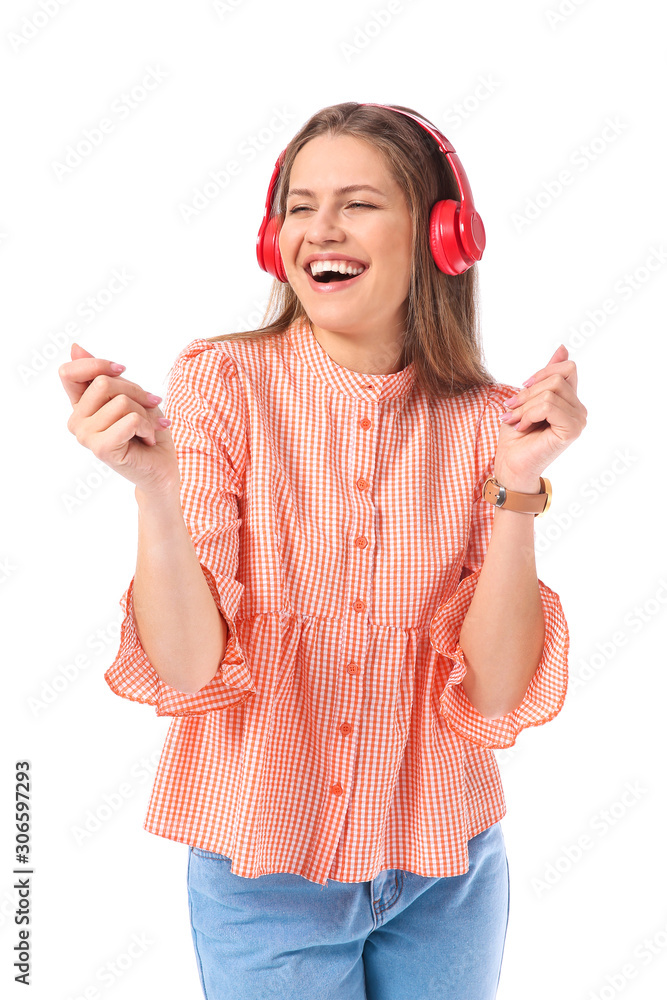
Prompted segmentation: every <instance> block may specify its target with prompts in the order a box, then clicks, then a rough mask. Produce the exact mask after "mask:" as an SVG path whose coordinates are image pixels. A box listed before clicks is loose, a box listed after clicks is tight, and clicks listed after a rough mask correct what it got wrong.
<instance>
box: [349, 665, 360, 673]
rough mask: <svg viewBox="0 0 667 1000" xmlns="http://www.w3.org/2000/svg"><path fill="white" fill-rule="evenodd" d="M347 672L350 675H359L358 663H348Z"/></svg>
mask: <svg viewBox="0 0 667 1000" xmlns="http://www.w3.org/2000/svg"><path fill="white" fill-rule="evenodd" d="M347 672H348V674H358V673H359V665H358V664H357V663H354V662H352V663H348V665H347Z"/></svg>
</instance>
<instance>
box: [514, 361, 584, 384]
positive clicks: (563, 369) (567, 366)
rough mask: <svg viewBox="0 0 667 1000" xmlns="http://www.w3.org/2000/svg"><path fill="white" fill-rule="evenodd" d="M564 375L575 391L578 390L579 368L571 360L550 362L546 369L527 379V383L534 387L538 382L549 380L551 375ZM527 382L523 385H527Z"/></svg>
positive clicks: (541, 369)
mask: <svg viewBox="0 0 667 1000" xmlns="http://www.w3.org/2000/svg"><path fill="white" fill-rule="evenodd" d="M554 374H556V375H562V376H563V377H564V378H565V379H566V380H567V381H568V382H569V384H570V385H571V386H572V388H573V389H575V390H576V388H577V366H576V364H575V362H574V361H572V360H570V359H569V358H568V359H566V360H562V361H555V362H553V363H552V362H550V363H549V364H548V365H546V367H544V368H540V369H539V371H536V372H535V373H534V374H533V375H532V376H531V377H530V378H527V379H526V382H527V383H529V386H530V385H534V384H535V383H536V382H541V381H542V380H543V379H545V378H548V377H549V375H554ZM526 382H524V383H523V384H524V385H526Z"/></svg>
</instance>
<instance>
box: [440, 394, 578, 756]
mask: <svg viewBox="0 0 667 1000" xmlns="http://www.w3.org/2000/svg"><path fill="white" fill-rule="evenodd" d="M517 392H519V389H516V388H514V387H513V386H509V385H504V384H498V383H497V384H495V385H493V386H491V387H490V389H489V391H488V396H487V402H486V405H485V407H484V411H483V413H482V415H481V418H480V422H479V426H478V431H477V439H476V452H475V456H476V457H475V476H476V484H475V490H474V494H473V503H472V515H471V525H470V534H469V538H468V547H467V550H466V554H465V558H464V562H463V567H462V570H461V574H460V578H459V583H458V586H457V588H456V590H455V591H454V593H453V594H452V595H451V596H450V597H449V598H448V599H447V600H446V601H445V602H444V603H443V604H441V605H440V607H439V608H438V609H437V611H436V613H435V615H434V616H433V618H432V620H431V624H430V628H429V636H430V641H431V645H432V646H433V648H434V649H435V650H436V651H437V652H438V653H440V654H441V655H442V656H444V657H447V658H448V659H449V660H450V661H451V670H450V673H449V677H448V679H447V682H446V684H445V688H444V690H443V691H442V692H441V694H440V696H439V709H440V712H441V714H442V715H443V716H444V718H445V720H446V722H447V725H448V726H449V728H450V729H451V730H453V731H454V732H455V733H458V735H459V736H462V737H463V738H464V739H466V740H468V741H469V742H471V743H475V744H477V745H478V746H482V747H490V748H501V747H509V746H512V745H513V744H514V742H515V740H516V737H517V735H518V734H519V732H520V731H521V730H522V729H525V728H526V727H527V726H539V725H542V724H543V723H545V722H549V721H550V720H551V719H553V718H554V716H555V715H557V714H558V712H560V710H561V708H562V707H563V702H564V700H565V693H566V690H567V679H568V651H569V631H568V626H567V622H566V620H565V616H564V614H563V609H562V607H561V603H560V598H559V597H558V594H556V593H555V592H554V591H553V590H550V589H549V587H547V586H546V585H545V584H544V583H543V582H542V580H538V584H539V590H540V596H541V599H542V608H543V611H544V623H545V637H544V648H543V651H542V656H541V659H540V662H539V664H538V667H537V670H536V671H535V674H534V676H533V678H532V680H531V682H530V684H529V686H528V689H527V691H526V693H525V695H524V697H523V700H522V702H521V704H520V705H519V706H518V707H517V708H515V709H514V711H512V712H509V713H507V715H503V716H502V717H500V718H498V719H487V718H486V717H485V716H483V715H481V714H480V713H479V712H478V711H477V710H476V709H475V708H474V707H473V705H472V704H471V702H470V701H469V700H468V698H467V696H466V694H465V691H464V690H463V687H462V685H461V681H462V680H463V678H464V676H465V673H466V669H467V667H466V662H465V658H464V655H463V650H462V649H461V646H460V644H459V637H460V633H461V627H462V625H463V621H464V619H465V617H466V615H467V613H468V608H469V607H470V602H471V601H472V597H473V594H474V592H475V587H476V586H477V580H478V579H479V575H480V572H481V569H482V565H483V563H484V557H485V554H486V551H487V548H488V545H489V541H490V539H491V530H492V528H493V518H494V515H495V510H496V509H495V507H494V506H493V504H490V503H488V502H487V501H485V500H482V489H483V487H484V483H485V481H486V480H487V479H488V478H489V476H491V475H493V466H494V459H495V452H496V445H497V441H498V432H499V428H500V417H501V416H502V414H503V412H504V410H505V400H507V399H509V398H510V396H513V395H514V394H515V393H517ZM548 516H549V515H548V513H547V515H546V517H548Z"/></svg>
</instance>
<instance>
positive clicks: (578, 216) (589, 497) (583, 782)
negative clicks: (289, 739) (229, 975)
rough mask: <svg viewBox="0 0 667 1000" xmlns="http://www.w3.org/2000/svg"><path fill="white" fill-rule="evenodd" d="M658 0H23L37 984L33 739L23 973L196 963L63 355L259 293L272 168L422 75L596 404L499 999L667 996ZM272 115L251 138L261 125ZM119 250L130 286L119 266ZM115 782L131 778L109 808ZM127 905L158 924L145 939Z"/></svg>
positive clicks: (550, 579) (120, 487)
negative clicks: (215, 175)
mask: <svg viewBox="0 0 667 1000" xmlns="http://www.w3.org/2000/svg"><path fill="white" fill-rule="evenodd" d="M559 3H560V8H561V10H562V12H563V13H561V14H558V13H556V12H557V11H558V4H559ZM45 10H46V11H49V13H44V11H45ZM382 11H385V12H387V13H388V16H387V15H382V14H381V12H382ZM658 11H659V7H658V6H656V5H655V4H654V3H653V2H652V0H635V2H634V3H632V4H627V3H621V2H619V0H606V2H605V3H604V4H603V3H602V0H578V2H570V0H562V2H561V0H553V2H552V3H550V4H549V3H539V2H528V0H513V2H508V3H497V2H493V0H485V2H478V3H474V2H473V3H467V4H455V5H454V4H451V5H444V4H442V3H440V2H435V0H411V2H408V0H401V2H400V3H397V2H396V0H394V2H393V3H392V5H391V8H390V6H389V3H388V2H385V0H376V2H374V3H365V4H358V3H356V2H355V3H352V2H345V0H337V2H336V3H335V4H313V3H310V2H309V3H304V2H295V0H291V2H289V3H287V4H278V3H273V2H270V0H229V2H227V3H225V2H224V0H221V3H219V4H217V5H215V4H213V3H211V2H204V0H201V2H190V3H186V2H181V3H178V2H174V0H169V2H166V0H161V2H157V0H142V2H137V0H113V2H110V0H99V2H88V3H86V2H84V0H70V2H69V3H67V4H66V5H62V4H60V3H58V2H57V0H43V5H40V3H39V2H37V0H20V2H19V0H5V2H4V3H3V5H2V12H1V14H0V47H1V48H2V59H1V64H0V65H1V69H0V88H1V92H2V95H3V96H2V110H1V112H0V114H1V119H0V127H1V131H0V134H1V136H2V156H1V158H0V170H1V171H2V177H1V178H0V179H1V182H2V183H1V188H0V189H1V191H2V195H3V198H2V205H1V207H0V234H1V235H0V276H1V280H2V287H3V294H2V304H1V309H2V316H1V322H2V331H3V341H2V342H3V355H4V365H3V372H4V375H3V398H2V407H3V410H2V430H3V445H4V448H3V453H4V454H3V458H4V462H3V465H4V470H5V482H4V485H3V490H2V503H3V518H2V526H3V533H2V541H1V543H0V560H1V561H2V570H1V571H0V578H1V586H2V598H1V604H0V607H1V609H2V616H3V626H2V627H3V634H4V635H5V636H8V638H9V642H8V643H7V642H5V643H4V649H5V656H3V658H2V659H3V676H4V690H5V699H4V705H5V713H4V718H5V722H4V724H3V726H2V767H1V768H0V795H1V797H2V808H1V809H0V816H1V817H2V836H1V840H0V982H2V983H3V987H4V986H7V987H8V992H7V993H6V994H5V995H8V996H11V997H13V996H15V995H16V996H17V997H18V996H24V995H26V994H25V993H24V991H23V989H22V988H19V987H18V986H15V985H14V984H13V982H12V980H13V975H14V970H13V969H12V965H11V963H12V961H13V952H12V947H13V945H14V944H15V943H16V942H17V940H18V938H17V928H16V927H15V925H14V922H13V910H14V908H15V906H16V893H15V890H14V889H13V888H12V885H13V875H12V869H13V867H14V852H13V846H12V845H13V836H14V830H13V828H12V826H11V820H12V802H13V773H14V762H15V761H16V760H20V759H26V758H27V759H29V760H30V761H31V762H32V771H33V783H32V792H33V798H32V808H33V844H32V846H33V853H32V860H33V863H34V870H35V874H34V876H33V879H32V881H33V894H32V918H33V922H32V924H31V928H32V935H31V947H32V950H33V967H32V982H33V985H32V990H31V993H30V995H31V996H32V997H33V998H34V1000H42V998H48V1000H66V998H75V997H84V996H88V997H104V998H106V997H107V996H109V997H111V998H112V1000H113V998H116V997H123V998H127V1000H133V998H138V997H142V998H143V997H146V996H174V997H176V996H178V997H193V998H195V997H199V996H200V992H199V982H198V978H197V972H196V965H195V958H194V952H193V948H192V942H191V938H190V928H189V919H188V907H187V892H186V864H187V848H186V847H185V846H184V845H182V844H177V843H174V842H171V841H169V840H166V839H163V838H160V837H156V836H153V835H151V834H148V833H146V832H145V831H144V830H143V829H142V823H143V818H144V814H145V811H146V806H147V802H148V797H149V794H150V788H151V782H152V776H153V773H154V771H155V764H156V760H157V754H158V753H159V750H160V748H161V746H162V742H163V739H164V736H165V734H166V731H167V727H168V725H169V719H167V718H157V717H156V716H155V715H154V712H153V710H152V708H150V707H148V706H142V705H138V704H135V703H132V702H129V701H126V700H124V699H121V698H118V697H116V696H114V695H113V694H112V693H111V691H110V689H109V688H108V687H107V685H106V684H105V682H104V680H103V673H104V670H105V669H106V667H107V666H108V665H109V664H110V663H111V661H112V659H113V657H114V655H115V652H116V649H117V636H118V623H119V621H120V609H119V605H118V601H119V598H120V595H121V594H122V592H123V590H124V589H125V587H126V586H127V584H128V582H129V579H130V577H131V575H132V573H133V571H134V564H135V558H136V504H135V500H134V493H133V487H132V485H131V484H130V483H129V482H128V481H127V480H125V479H122V478H121V477H120V476H118V475H116V474H115V473H112V472H111V471H110V470H109V469H108V468H107V467H104V466H102V467H101V468H100V466H99V465H97V464H96V462H95V459H94V456H93V455H92V453H91V452H90V451H87V450H86V449H84V448H83V447H82V446H81V445H79V444H78V442H77V441H76V439H75V438H74V436H73V435H72V434H70V433H69V431H68V430H67V427H66V422H67V418H68V416H69V414H70V412H71V407H70V403H69V400H68V398H67V396H66V394H65V392H64V390H63V388H62V385H61V383H60V379H59V377H58V373H57V369H58V366H59V365H60V364H62V363H63V362H64V361H68V360H69V359H70V351H69V344H70V343H71V341H72V340H76V341H77V342H78V343H80V344H82V346H83V347H85V348H86V349H87V350H89V351H91V352H92V353H93V354H95V355H97V356H100V357H104V358H108V359H110V360H113V361H118V362H121V363H123V364H125V365H127V372H126V377H127V378H128V379H131V380H133V381H136V382H138V383H139V384H141V385H142V386H144V387H145V388H146V389H148V390H150V391H152V392H156V393H157V394H158V395H162V396H164V393H165V389H166V377H167V373H168V371H169V368H170V367H171V364H172V362H173V360H174V358H175V356H176V355H177V353H178V352H179V351H180V350H181V348H182V347H183V346H185V344H186V343H188V342H189V341H190V340H191V339H193V338H194V337H196V336H201V337H208V336H213V335H215V334H219V333H230V332H232V331H234V330H240V329H249V328H251V327H253V326H256V325H258V324H259V322H260V320H261V317H262V314H263V310H264V305H265V303H266V299H267V296H268V292H269V288H270V284H271V279H270V277H269V275H267V274H266V273H264V272H263V271H261V270H260V268H259V267H258V265H257V262H256V258H255V240H256V235H257V229H258V226H259V223H260V220H261V216H262V213H263V208H264V200H265V196H266V189H267V185H268V181H269V178H270V175H271V171H272V169H273V165H274V163H275V160H276V158H277V156H278V154H279V153H280V151H281V149H282V148H283V147H284V146H285V145H286V143H287V142H288V141H289V139H290V138H291V137H292V136H293V135H294V134H295V132H296V131H297V130H298V129H299V128H300V127H301V125H302V124H303V123H304V122H305V121H306V120H307V119H308V118H309V117H310V115H311V114H313V113H314V112H315V111H317V110H318V109H319V108H321V107H324V106H326V105H328V104H334V103H338V102H341V101H346V100H355V101H357V100H358V101H376V102H380V103H397V104H403V105H406V106H408V107H412V108H414V109H415V110H416V111H418V112H419V113H421V114H423V115H425V116H426V117H428V118H430V119H431V120H432V121H433V122H434V123H435V124H436V125H437V126H438V127H439V128H440V129H441V130H442V131H443V132H444V133H445V135H447V136H448V137H449V138H450V139H451V140H452V142H453V143H454V145H455V146H456V149H457V151H458V153H459V155H460V156H461V160H462V162H463V164H464V166H465V168H466V170H467V172H468V176H469V178H470V181H471V184H472V188H473V191H474V194H475V201H476V204H477V207H478V209H479V211H480V213H481V214H482V217H483V219H484V223H485V226H486V232H487V239H488V242H487V249H486V252H485V255H484V259H483V261H482V262H481V264H480V280H481V289H482V310H483V311H482V320H483V331H484V344H485V352H486V361H487V364H488V366H489V368H490V369H491V371H492V372H493V374H494V375H495V376H496V378H498V379H499V380H500V381H503V382H508V383H510V384H513V385H520V384H521V383H522V382H523V380H524V379H526V378H528V376H529V375H531V374H533V372H535V371H537V370H538V369H539V368H541V367H543V366H544V365H546V364H547V363H548V361H549V359H550V357H551V355H552V354H553V352H554V351H555V349H556V347H557V346H558V344H559V343H561V342H562V343H564V344H565V345H566V346H567V347H568V348H569V350H570V357H571V358H573V359H574V360H575V361H576V363H577V368H578V374H579V395H580V398H581V399H582V400H583V402H584V404H585V405H586V407H587V408H588V413H589V416H588V424H587V427H586V429H585V431H584V433H583V434H582V435H581V437H580V438H578V439H577V440H576V441H575V442H574V443H573V444H572V446H571V447H570V448H568V450H567V451H566V452H565V453H564V454H563V455H561V456H560V457H559V459H558V460H557V461H556V462H555V463H554V464H553V465H552V466H551V467H550V468H549V469H548V470H547V475H548V476H549V477H550V479H551V481H552V485H553V489H554V500H553V505H552V508H551V511H550V512H549V514H548V515H547V517H545V518H542V519H540V520H539V521H537V522H536V544H537V546H538V553H539V554H538V573H539V576H540V578H541V579H543V580H544V582H545V583H547V584H548V585H549V586H550V587H551V588H552V589H554V590H555V591H556V592H557V593H558V594H559V595H560V597H561V600H562V604H563V608H564V610H565V613H566V616H567V618H568V621H569V625H570V630H571V649H570V689H569V692H568V696H567V699H566V702H565V707H564V708H563V710H562V711H561V713H560V714H559V716H558V717H557V718H556V719H555V720H553V721H552V722H551V723H550V724H549V725H547V726H543V727H536V728H533V729H529V730H525V731H524V732H523V733H522V734H521V735H520V736H519V738H518V740H517V743H516V745H515V747H514V748H513V749H512V750H511V751H504V752H499V753H498V759H499V762H500V766H501V770H502V774H503V781H504V787H505V794H506V799H507V807H508V812H507V816H506V818H505V819H504V820H503V830H504V834H505V840H506V844H507V851H508V857H509V862H510V871H511V912H510V924H509V931H508V935H507V942H506V948H505V959H504V966H503V972H502V976H501V986H500V990H499V994H498V997H499V1000H523V998H531V1000H532V998H534V997H539V998H540V1000H563V998H566V997H567V998H568V1000H593V998H599V1000H611V998H613V997H616V996H623V998H624V1000H625V998H627V1000H640V998H641V1000H655V998H659V997H662V996H664V995H665V983H666V982H667V874H666V867H665V860H664V843H665V825H664V824H665V818H666V812H667V810H666V796H665V776H664V761H665V749H664V738H663V737H664V731H665V727H664V721H665V709H664V706H665V681H664V670H665V654H664V648H665V643H664V620H665V614H664V609H665V604H666V602H667V560H666V553H665V532H664V512H663V499H664V496H665V485H666V484H665V476H664V472H663V469H664V405H663V402H664V400H663V396H662V388H663V383H664V377H663V364H664V359H665V354H664V344H663V340H664V334H665V323H664V318H663V317H664V296H661V291H663V292H664V273H665V270H664V266H663V265H664V261H665V259H666V251H667V234H666V233H665V223H666V215H665V207H666V206H665V194H664V171H665V141H664V121H665V119H664V96H665V90H664V40H663V34H662V32H661V31H660V30H659V23H658V17H659V13H658ZM379 21H386V22H387V23H385V24H383V25H382V26H381V27H379V26H378V25H379ZM151 72H152V76H150V77H149V82H150V86H151V87H152V88H153V89H151V90H144V91H142V90H141V87H142V81H144V79H145V78H146V76H147V74H149V73H151ZM134 88H139V89H136V90H135V89H134ZM132 93H134V95H135V97H134V98H132V97H130V100H131V101H132V100H134V103H135V106H134V107H133V109H132V110H131V111H127V110H126V111H124V112H121V111H120V110H119V109H120V107H121V102H125V99H126V97H127V95H130V94H132ZM124 95H125V96H124ZM124 106H125V107H126V108H127V105H126V104H125V105H124ZM276 111H279V112H281V113H282V115H283V117H284V118H286V119H287V123H286V124H284V125H281V126H280V129H278V128H276V124H277V121H278V119H276V117H275V114H276ZM105 117H106V118H110V119H111V120H112V122H113V130H112V131H111V132H110V133H108V134H105V135H104V137H103V140H102V141H101V143H100V144H99V145H97V146H95V147H94V148H93V149H92V152H90V155H85V156H83V157H82V158H81V161H80V163H79V164H78V165H76V166H73V167H71V168H70V169H66V170H65V171H64V172H62V176H59V175H58V172H57V170H58V168H57V164H58V163H61V164H62V163H63V161H64V160H65V157H66V154H67V151H68V146H73V147H76V145H77V144H78V143H80V142H81V140H82V139H83V138H84V137H85V132H86V130H87V129H88V130H90V129H93V128H95V127H96V126H98V125H99V123H100V120H101V119H103V118H105ZM271 122H273V128H271ZM610 123H614V125H613V127H611V126H610ZM258 136H259V137H261V138H260V139H258V143H259V149H258V150H256V152H255V155H254V156H253V157H252V159H251V158H250V156H249V155H248V154H247V153H243V152H242V150H243V149H248V148H249V147H248V145H247V144H248V143H251V142H252V137H258ZM244 144H245V145H244ZM232 159H235V160H237V162H240V163H241V164H242V169H241V171H240V173H239V174H238V175H237V176H235V177H232V178H231V180H230V182H229V184H228V185H227V186H226V188H224V189H223V188H222V187H220V188H219V189H218V190H217V192H216V191H215V189H214V188H211V187H209V188H208V189H207V190H208V191H209V192H213V194H212V196H210V197H208V198H207V200H206V203H205V205H204V208H203V209H202V210H201V211H199V213H198V215H197V216H196V217H195V218H193V219H191V220H190V221H189V222H186V221H185V220H184V218H183V213H182V207H183V206H184V205H188V204H190V205H191V204H192V202H193V199H194V197H195V192H196V189H197V188H199V189H201V188H203V187H204V185H205V184H206V183H207V182H209V181H210V176H209V172H211V171H219V170H221V169H224V167H225V164H227V163H228V162H229V160H232ZM564 170H568V171H569V174H570V179H571V183H569V184H568V185H565V186H561V188H560V190H559V188H558V178H559V174H561V172H562V171H564ZM531 203H532V209H531ZM114 270H115V271H117V272H124V273H125V275H126V279H125V280H126V281H127V284H126V286H125V287H124V288H123V289H122V290H120V291H118V293H117V294H113V295H112V296H109V295H108V294H107V291H106V290H107V287H108V285H109V282H110V281H112V276H113V272H114ZM633 283H634V287H633ZM112 284H113V283H112ZM114 287H117V285H114ZM89 296H90V297H92V298H93V300H94V302H95V303H96V306H97V312H95V313H94V318H93V319H92V320H89V319H88V318H86V317H87V315H88V314H85V313H84V311H83V307H82V303H84V302H85V300H86V299H87V298H88V297H89ZM108 298H111V301H110V302H108V301H106V300H107V299H108ZM605 303H606V305H607V307H608V308H606V307H605ZM605 309H606V311H605ZM661 309H662V312H661ZM72 323H74V324H76V327H75V332H74V335H72V327H71V326H70V327H68V324H72ZM68 330H69V331H70V332H69V334H68V332H67V331H68ZM58 345H59V346H58ZM105 473H106V474H105ZM72 497H74V498H75V499H74V502H72ZM498 583H499V586H510V587H511V585H512V584H511V580H499V581H498ZM661 639H662V641H661ZM7 654H8V655H7ZM76 657H79V659H78V661H77V660H76ZM77 662H78V664H79V666H78V667H77V666H73V664H76V663H77ZM68 675H69V678H68ZM7 695H8V696H9V697H8V698H7ZM121 785H123V787H124V788H125V790H126V795H127V797H126V798H122V796H119V793H118V789H119V787H120V786H121ZM128 788H129V792H128V791H127V789H128ZM632 789H633V790H634V791H632ZM105 795H106V796H111V800H112V801H116V800H117V799H118V798H119V797H120V799H121V804H120V805H119V807H118V808H116V809H115V810H114V811H113V813H112V814H111V816H110V818H108V819H107V820H105V821H104V822H99V828H98V829H97V830H95V831H94V832H91V833H89V835H88V836H85V837H84V838H83V839H82V837H81V835H80V833H79V835H78V836H77V830H79V831H80V830H81V828H82V827H83V824H84V823H85V820H86V817H87V816H89V815H90V813H95V811H96V810H100V811H101V813H102V814H103V815H104V814H105V813H104V809H100V807H102V806H103V804H104V802H105ZM114 795H116V799H114ZM89 811H90V813H89ZM107 812H109V810H107ZM605 815H606V818H605ZM582 838H587V839H584V841H583V842H584V843H585V844H586V845H587V847H586V849H581V848H580V849H579V853H578V854H577V845H578V844H580V843H581V842H582ZM133 935H136V936H137V937H138V938H139V939H141V940H143V941H144V942H145V948H144V950H143V951H141V952H139V951H138V948H134V949H133V951H134V952H135V954H136V955H137V956H138V957H136V958H134V959H128V958H127V955H128V948H129V947H130V945H131V943H132V940H133ZM108 963H115V965H114V966H113V967H114V968H116V969H118V970H119V971H120V968H121V967H122V969H123V971H122V975H117V974H116V973H114V972H111V971H109V969H110V967H109V966H108ZM104 969H106V970H107V971H106V973H105V974H104V975H105V978H102V976H103V973H102V971H101V970H104ZM94 990H96V991H97V992H94ZM86 991H88V993H86ZM416 1000H418V998H416Z"/></svg>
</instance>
